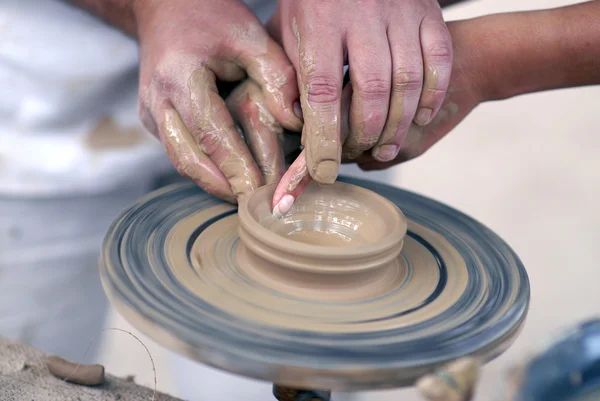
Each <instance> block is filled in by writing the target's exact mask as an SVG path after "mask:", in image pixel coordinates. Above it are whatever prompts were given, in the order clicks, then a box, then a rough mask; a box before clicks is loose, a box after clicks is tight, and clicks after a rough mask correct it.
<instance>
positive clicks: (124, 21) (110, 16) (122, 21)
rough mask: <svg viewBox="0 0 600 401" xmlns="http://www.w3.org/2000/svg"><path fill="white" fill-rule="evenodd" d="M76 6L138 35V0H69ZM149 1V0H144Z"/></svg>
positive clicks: (133, 34)
mask: <svg viewBox="0 0 600 401" xmlns="http://www.w3.org/2000/svg"><path fill="white" fill-rule="evenodd" d="M68 1H69V2H70V3H72V4H73V5H75V6H78V7H81V8H82V9H84V10H87V11H89V12H90V13H92V14H94V15H96V16H97V17H99V18H101V19H102V20H104V21H106V22H107V23H109V24H111V25H113V26H114V27H116V28H118V29H120V30H122V31H123V32H125V33H127V34H129V35H131V36H134V37H136V36H137V26H136V20H135V13H134V5H135V2H136V0H68ZM142 1H147V0H142Z"/></svg>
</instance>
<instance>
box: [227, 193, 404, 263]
mask: <svg viewBox="0 0 600 401" xmlns="http://www.w3.org/2000/svg"><path fill="white" fill-rule="evenodd" d="M275 187H276V184H273V185H268V186H263V187H261V188H259V189H257V190H256V191H254V192H253V193H252V194H250V195H249V196H247V197H246V198H244V199H242V200H241V201H240V206H239V210H238V218H239V228H238V231H239V236H240V239H241V241H242V243H243V244H244V246H245V247H246V248H247V250H248V251H249V252H251V253H253V254H255V255H256V257H257V258H260V259H264V260H266V261H267V262H268V263H272V264H276V265H279V266H282V267H287V268H290V269H295V270H301V271H306V272H314V273H329V274H348V273H354V272H360V271H366V270H373V269H377V268H379V267H381V266H384V265H386V264H389V263H391V262H392V261H394V260H395V259H397V257H398V255H399V254H400V251H401V250H402V245H403V239H404V236H405V234H406V230H407V222H406V217H405V216H404V214H403V213H402V212H401V211H400V210H399V209H398V207H397V206H396V205H394V204H393V203H392V202H390V201H389V200H387V199H386V198H384V197H382V196H380V195H378V194H377V193H375V192H372V191H368V190H366V189H364V188H361V187H359V186H356V185H352V184H348V183H344V182H336V183H334V184H333V185H328V186H326V187H319V186H318V185H317V184H316V183H314V182H313V183H311V184H310V185H309V186H308V187H307V188H306V189H305V191H304V193H303V194H302V196H301V197H300V198H299V199H298V200H297V201H296V203H295V204H294V206H293V208H292V210H291V211H290V212H289V213H288V214H287V215H286V216H284V217H283V218H281V219H275V218H274V217H273V215H272V213H271V199H272V198H273V192H274V191H275Z"/></svg>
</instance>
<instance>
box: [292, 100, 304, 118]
mask: <svg viewBox="0 0 600 401" xmlns="http://www.w3.org/2000/svg"><path fill="white" fill-rule="evenodd" d="M294 114H296V117H298V118H299V119H301V120H303V118H304V115H303V114H302V107H301V106H300V102H294Z"/></svg>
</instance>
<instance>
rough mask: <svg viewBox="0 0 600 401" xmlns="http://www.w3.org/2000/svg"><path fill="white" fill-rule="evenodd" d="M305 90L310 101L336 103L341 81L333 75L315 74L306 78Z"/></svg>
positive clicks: (338, 98) (339, 95)
mask: <svg viewBox="0 0 600 401" xmlns="http://www.w3.org/2000/svg"><path fill="white" fill-rule="evenodd" d="M306 92H307V94H308V101H309V102H310V103H316V104H327V103H338V102H339V101H340V98H341V94H342V89H341V82H337V81H336V79H335V78H334V77H333V76H320V75H316V76H313V77H310V79H309V80H308V84H307V90H306Z"/></svg>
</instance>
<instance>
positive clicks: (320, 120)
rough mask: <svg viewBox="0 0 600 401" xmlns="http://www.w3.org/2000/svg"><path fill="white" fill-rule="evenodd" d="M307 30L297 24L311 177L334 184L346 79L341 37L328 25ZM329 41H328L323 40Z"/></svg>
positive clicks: (303, 134) (338, 160) (307, 155)
mask: <svg viewBox="0 0 600 401" xmlns="http://www.w3.org/2000/svg"><path fill="white" fill-rule="evenodd" d="M313 26H319V28H318V29H314V28H312V29H308V28H306V24H303V23H302V21H301V20H299V21H298V38H299V43H300V47H299V52H300V53H299V54H300V59H299V79H298V80H299V87H300V99H301V103H302V111H303V115H304V128H303V131H302V143H303V145H304V148H305V149H306V165H307V169H308V173H309V174H310V175H311V177H312V178H313V179H314V180H315V181H317V182H318V183H320V184H332V183H333V182H335V180H336V178H337V175H338V171H339V167H340V160H341V150H342V146H341V141H340V112H341V101H340V99H341V94H342V79H343V61H344V60H343V47H342V46H343V43H342V37H341V34H340V33H338V32H337V31H335V30H333V29H332V28H331V27H330V25H328V24H316V23H315V24H313ZM323 38H327V40H323Z"/></svg>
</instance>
